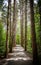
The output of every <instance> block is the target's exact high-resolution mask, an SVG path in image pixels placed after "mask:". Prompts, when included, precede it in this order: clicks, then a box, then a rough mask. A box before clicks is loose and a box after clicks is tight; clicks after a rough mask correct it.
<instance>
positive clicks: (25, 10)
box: [25, 0, 27, 51]
mask: <svg viewBox="0 0 41 65" xmlns="http://www.w3.org/2000/svg"><path fill="white" fill-rule="evenodd" d="M26 50H27V0H25V51H26Z"/></svg>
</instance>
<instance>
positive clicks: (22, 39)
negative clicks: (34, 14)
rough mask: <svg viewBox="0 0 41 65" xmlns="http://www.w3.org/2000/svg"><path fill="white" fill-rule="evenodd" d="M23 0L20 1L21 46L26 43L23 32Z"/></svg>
mask: <svg viewBox="0 0 41 65" xmlns="http://www.w3.org/2000/svg"><path fill="white" fill-rule="evenodd" d="M23 7H24V6H23V1H22V0H21V1H20V25H21V46H23V44H24V33H23V22H24V21H23V15H24V14H23Z"/></svg>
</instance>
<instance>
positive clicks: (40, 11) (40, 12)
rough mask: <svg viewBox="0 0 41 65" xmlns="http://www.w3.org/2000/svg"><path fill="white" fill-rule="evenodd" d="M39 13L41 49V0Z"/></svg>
mask: <svg viewBox="0 0 41 65" xmlns="http://www.w3.org/2000/svg"><path fill="white" fill-rule="evenodd" d="M38 5H39V14H40V49H41V0H39V3H38Z"/></svg>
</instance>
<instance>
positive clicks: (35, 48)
mask: <svg viewBox="0 0 41 65" xmlns="http://www.w3.org/2000/svg"><path fill="white" fill-rule="evenodd" d="M33 3H34V2H33V0H30V12H31V36H32V50H33V62H34V63H35V64H36V63H38V62H37V60H38V53H37V44H36V33H35V21H34V7H33Z"/></svg>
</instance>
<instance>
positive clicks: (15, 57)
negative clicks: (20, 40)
mask: <svg viewBox="0 0 41 65" xmlns="http://www.w3.org/2000/svg"><path fill="white" fill-rule="evenodd" d="M0 65H33V64H32V57H31V56H30V55H29V53H26V52H25V50H24V48H23V47H21V46H20V45H16V47H14V48H13V52H12V53H9V54H8V58H7V59H3V60H0Z"/></svg>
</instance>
